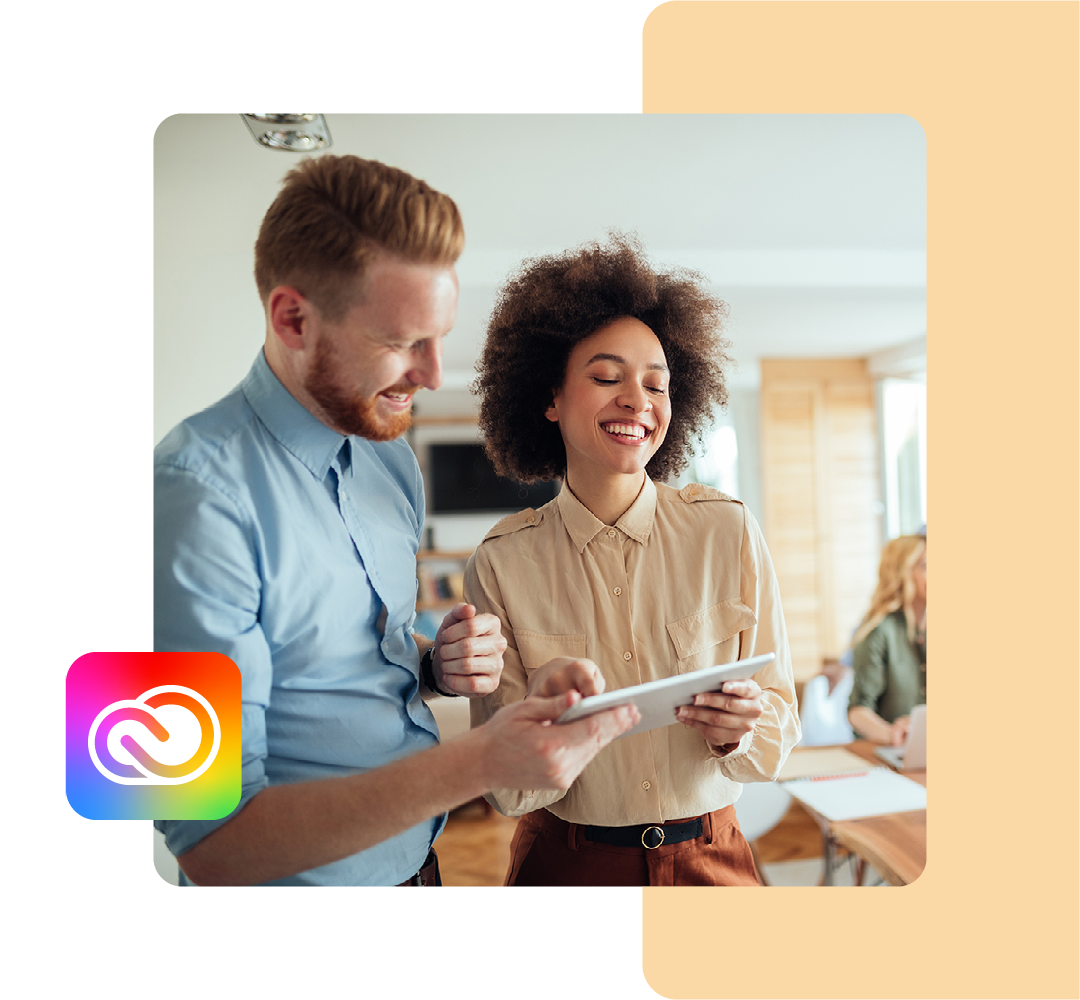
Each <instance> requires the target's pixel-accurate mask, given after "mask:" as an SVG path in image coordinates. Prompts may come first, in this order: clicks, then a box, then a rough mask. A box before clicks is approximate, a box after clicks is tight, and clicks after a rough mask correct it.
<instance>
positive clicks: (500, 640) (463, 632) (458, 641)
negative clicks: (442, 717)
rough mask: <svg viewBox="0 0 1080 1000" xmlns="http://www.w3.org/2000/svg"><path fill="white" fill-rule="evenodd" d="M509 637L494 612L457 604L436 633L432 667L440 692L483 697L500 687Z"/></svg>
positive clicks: (468, 696)
mask: <svg viewBox="0 0 1080 1000" xmlns="http://www.w3.org/2000/svg"><path fill="white" fill-rule="evenodd" d="M505 649H506V639H505V637H504V636H503V634H502V623H501V622H500V621H499V619H498V618H496V617H495V615H487V614H485V615H478V614H477V613H476V608H475V607H474V606H473V605H471V604H455V605H454V607H453V608H451V609H450V613H449V614H448V615H447V616H446V617H445V618H444V619H443V623H442V624H441V625H440V626H439V631H438V632H437V633H436V635H435V655H434V659H433V661H432V669H433V671H434V675H435V686H436V687H438V688H439V690H440V691H449V692H450V693H452V694H461V695H464V696H465V697H466V698H481V697H483V696H484V695H486V694H491V692H492V691H494V690H495V689H496V688H497V687H498V686H499V677H500V675H501V674H502V668H503V650H505Z"/></svg>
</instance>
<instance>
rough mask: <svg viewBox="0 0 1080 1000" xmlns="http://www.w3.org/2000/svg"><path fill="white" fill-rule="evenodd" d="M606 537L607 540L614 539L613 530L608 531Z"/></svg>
mask: <svg viewBox="0 0 1080 1000" xmlns="http://www.w3.org/2000/svg"><path fill="white" fill-rule="evenodd" d="M607 536H608V538H614V537H615V529H614V528H612V529H611V531H609V532H608V533H607Z"/></svg>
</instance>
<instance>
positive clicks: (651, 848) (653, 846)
mask: <svg viewBox="0 0 1080 1000" xmlns="http://www.w3.org/2000/svg"><path fill="white" fill-rule="evenodd" d="M650 830H655V831H656V832H657V833H659V834H660V844H662V843H663V842H664V829H663V827H660V826H647V827H645V829H644V830H642V831H641V846H642V847H644V848H645V850H647V851H655V850H656V848H658V847H659V846H660V844H646V843H645V834H647V833H648V832H649V831H650Z"/></svg>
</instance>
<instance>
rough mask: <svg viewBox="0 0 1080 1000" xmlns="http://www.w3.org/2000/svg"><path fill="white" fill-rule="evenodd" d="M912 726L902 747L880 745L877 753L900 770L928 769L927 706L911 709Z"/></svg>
mask: <svg viewBox="0 0 1080 1000" xmlns="http://www.w3.org/2000/svg"><path fill="white" fill-rule="evenodd" d="M910 718H911V726H910V727H909V729H908V734H907V739H906V740H905V741H904V745H903V746H902V747H878V748H877V749H876V750H875V751H874V753H876V754H877V755H878V756H879V757H880V758H881V759H882V760H883V761H885V763H886V764H889V765H891V766H892V767H895V768H896V770H898V771H900V770H903V771H924V770H926V706H925V705H916V706H915V707H914V708H913V709H912V710H911V716H910Z"/></svg>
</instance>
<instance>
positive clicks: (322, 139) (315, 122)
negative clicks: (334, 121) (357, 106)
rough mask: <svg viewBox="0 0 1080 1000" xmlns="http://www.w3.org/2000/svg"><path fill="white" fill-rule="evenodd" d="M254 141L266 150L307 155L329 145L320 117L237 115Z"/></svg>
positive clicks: (323, 123)
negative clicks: (282, 150) (279, 150)
mask: <svg viewBox="0 0 1080 1000" xmlns="http://www.w3.org/2000/svg"><path fill="white" fill-rule="evenodd" d="M240 117H241V118H243V119H244V123H245V124H246V125H247V127H248V130H249V131H250V132H251V134H252V136H253V137H254V139H255V141H256V142H257V143H259V145H261V146H266V147H267V148H268V149H284V150H288V151H289V152H293V153H310V152H312V151H313V150H316V149H326V148H327V147H328V146H330V144H331V139H330V129H329V128H327V126H326V121H325V119H324V118H323V116H322V115H271V114H258V115H241V116H240Z"/></svg>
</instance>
